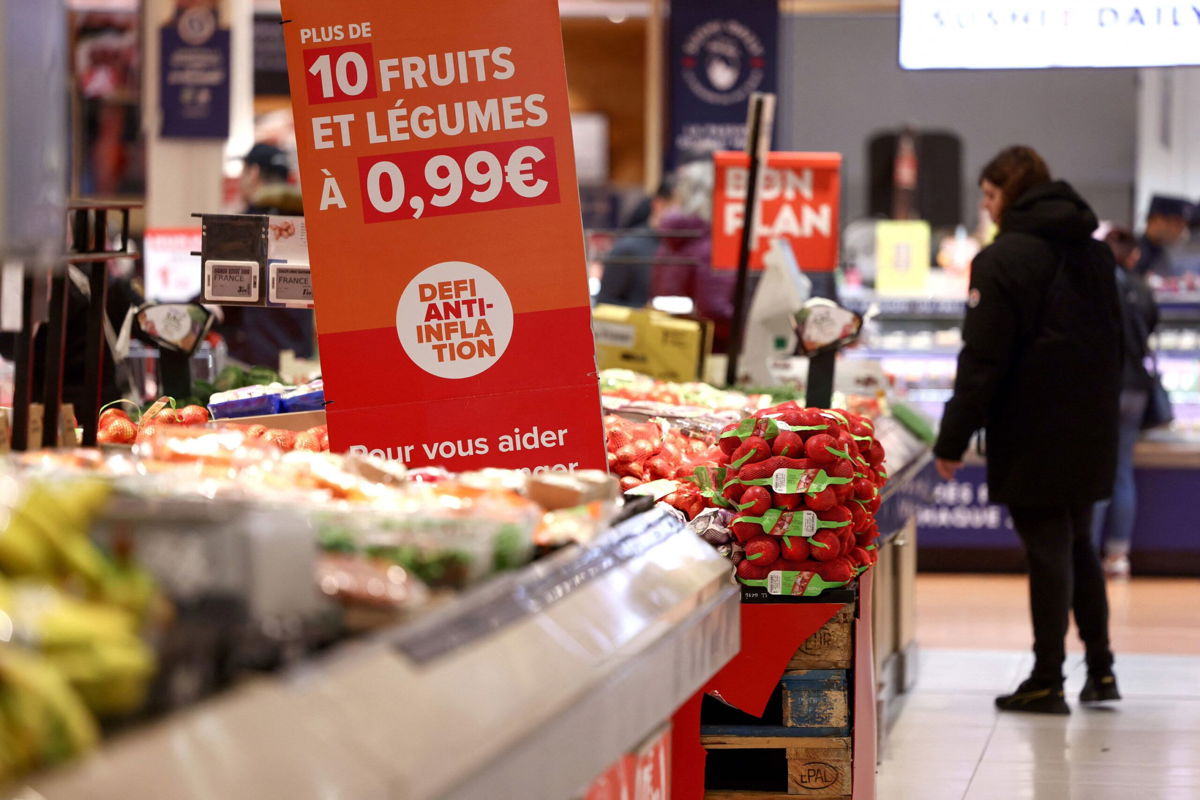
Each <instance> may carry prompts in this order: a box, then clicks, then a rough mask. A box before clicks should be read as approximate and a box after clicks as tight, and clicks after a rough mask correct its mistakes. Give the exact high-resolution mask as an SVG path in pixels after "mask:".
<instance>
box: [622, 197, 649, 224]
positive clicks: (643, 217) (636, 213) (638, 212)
mask: <svg viewBox="0 0 1200 800" xmlns="http://www.w3.org/2000/svg"><path fill="white" fill-rule="evenodd" d="M651 211H653V207H652V206H651V203H650V198H649V197H643V198H642V199H641V200H639V201H638V202H637V205H635V206H634V207H633V210H632V211H630V212H629V216H627V217H626V218H625V222H624V223H622V225H621V227H622V228H641V227H644V226H646V225H648V224H649V223H650V212H651Z"/></svg>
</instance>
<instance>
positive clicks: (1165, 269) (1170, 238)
mask: <svg viewBox="0 0 1200 800" xmlns="http://www.w3.org/2000/svg"><path fill="white" fill-rule="evenodd" d="M1193 210H1194V209H1193V206H1192V204H1191V203H1189V202H1188V201H1187V200H1184V199H1183V198H1182V197H1168V196H1166V195H1161V194H1156V195H1154V197H1152V198H1150V211H1149V212H1148V213H1147V214H1146V229H1145V230H1144V231H1143V232H1142V235H1141V238H1140V240H1139V242H1138V247H1139V248H1140V249H1141V251H1142V254H1141V257H1140V258H1139V259H1138V262H1137V272H1138V274H1139V275H1143V276H1144V275H1148V274H1150V273H1153V274H1155V275H1158V276H1160V277H1163V278H1171V277H1174V276H1175V275H1176V271H1175V264H1174V262H1173V261H1172V259H1171V253H1170V249H1171V248H1172V247H1174V246H1175V245H1177V244H1179V243H1180V242H1182V241H1184V239H1186V238H1187V233H1188V221H1189V218H1190V217H1191V215H1192V212H1193Z"/></svg>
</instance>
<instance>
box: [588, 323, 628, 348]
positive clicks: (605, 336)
mask: <svg viewBox="0 0 1200 800" xmlns="http://www.w3.org/2000/svg"><path fill="white" fill-rule="evenodd" d="M592 333H593V334H594V335H595V337H596V344H604V345H608V346H610V347H634V346H635V345H636V344H637V329H636V328H634V326H632V325H625V324H624V323H621V322H607V321H605V320H592Z"/></svg>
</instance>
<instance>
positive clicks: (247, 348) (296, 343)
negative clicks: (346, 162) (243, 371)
mask: <svg viewBox="0 0 1200 800" xmlns="http://www.w3.org/2000/svg"><path fill="white" fill-rule="evenodd" d="M291 174H292V170H291V159H290V158H289V156H288V154H287V153H286V152H285V151H283V150H281V149H279V148H278V147H275V146H274V145H270V144H263V143H259V144H256V145H254V147H252V148H251V149H250V152H249V153H247V154H246V157H245V159H243V165H242V178H241V182H240V189H241V193H242V202H243V203H245V213H246V214H268V215H280V216H302V215H303V214H304V202H303V200H302V199H301V196H300V189H299V187H297V186H295V185H294V184H293V183H291ZM223 313H224V320H223V321H222V322H221V324H220V325H218V326H217V332H218V333H220V334H221V335H222V336H223V337H224V338H225V342H226V344H227V345H228V346H229V355H230V356H232V357H233V358H235V359H237V360H238V361H240V362H242V363H243V364H248V365H250V366H265V367H270V368H271V369H279V354H280V353H282V352H283V351H284V350H291V351H292V352H294V353H295V354H296V357H297V358H312V357H313V355H314V354H315V350H316V348H315V347H314V343H313V340H314V337H315V335H316V326H315V324H314V322H313V312H311V311H309V310H307V309H295V308H242V307H239V306H226V307H225V308H224V309H223Z"/></svg>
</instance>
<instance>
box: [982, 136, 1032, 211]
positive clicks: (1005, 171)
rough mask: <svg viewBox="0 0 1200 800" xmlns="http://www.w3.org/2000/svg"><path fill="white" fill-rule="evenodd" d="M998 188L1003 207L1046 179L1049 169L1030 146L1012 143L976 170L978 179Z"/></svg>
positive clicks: (1006, 207) (1005, 208)
mask: <svg viewBox="0 0 1200 800" xmlns="http://www.w3.org/2000/svg"><path fill="white" fill-rule="evenodd" d="M984 181H987V182H988V183H991V184H994V185H995V186H997V187H999V189H1000V194H1001V197H1002V198H1003V200H1004V205H1003V208H1002V209H1001V216H1002V217H1003V211H1005V210H1007V209H1008V208H1009V207H1011V206H1012V204H1013V203H1015V202H1016V201H1017V198H1019V197H1020V196H1021V195H1023V194H1025V193H1026V192H1028V191H1029V190H1030V189H1032V188H1033V187H1035V186H1041V185H1042V184H1043V183H1049V182H1050V168H1049V167H1047V166H1046V162H1045V161H1043V160H1042V157H1041V156H1039V155H1038V154H1037V151H1036V150H1034V149H1033V148H1032V147H1026V146H1025V145H1014V146H1012V147H1006V148H1005V149H1003V150H1001V151H1000V152H999V153H997V154H996V156H995V158H993V159H992V160H991V161H989V162H988V163H987V165H986V166H985V167H984V168H983V170H981V171H980V173H979V182H980V183H983V182H984Z"/></svg>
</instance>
